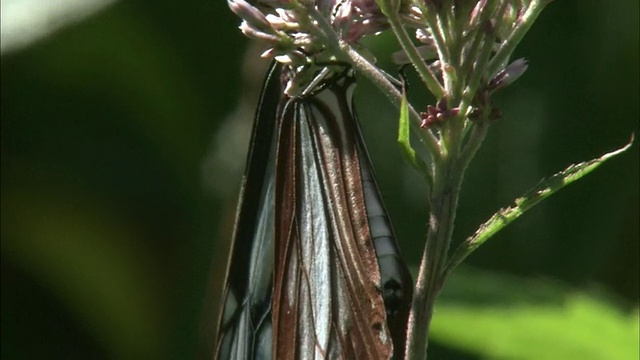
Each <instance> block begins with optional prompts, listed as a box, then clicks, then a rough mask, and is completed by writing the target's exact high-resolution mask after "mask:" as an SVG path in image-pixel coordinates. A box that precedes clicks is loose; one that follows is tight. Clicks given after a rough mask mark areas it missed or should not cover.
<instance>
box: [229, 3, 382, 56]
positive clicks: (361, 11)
mask: <svg viewBox="0 0 640 360" xmlns="http://www.w3.org/2000/svg"><path fill="white" fill-rule="evenodd" d="M228 2H229V7H230V8H231V11H233V12H234V13H235V14H236V15H238V16H239V17H240V18H241V19H242V20H243V21H242V24H241V25H240V30H241V31H242V32H243V33H244V34H245V35H246V36H247V37H249V38H253V39H256V40H260V41H263V42H266V43H267V44H269V46H270V47H269V49H268V50H267V51H266V52H264V53H263V55H262V56H263V57H265V58H275V59H276V60H277V61H279V62H281V63H283V64H287V65H291V66H301V65H305V64H307V63H308V62H309V61H310V60H311V59H315V60H317V59H318V58H321V56H322V53H323V52H324V51H325V50H326V49H327V46H328V44H330V43H332V42H335V41H336V40H337V41H344V42H346V43H348V44H354V43H356V42H357V41H358V40H360V39H361V38H362V37H363V36H365V35H368V34H373V33H377V32H380V31H382V30H384V28H385V27H386V22H385V17H384V16H382V13H381V12H380V10H379V8H378V7H377V5H376V4H375V1H373V0H318V1H308V0H293V1H291V0H260V1H258V2H257V3H255V4H250V3H248V2H247V1H245V0H229V1H228Z"/></svg>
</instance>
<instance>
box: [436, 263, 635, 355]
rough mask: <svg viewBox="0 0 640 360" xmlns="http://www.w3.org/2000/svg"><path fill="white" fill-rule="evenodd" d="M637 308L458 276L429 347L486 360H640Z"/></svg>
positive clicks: (544, 284) (547, 284)
mask: <svg viewBox="0 0 640 360" xmlns="http://www.w3.org/2000/svg"><path fill="white" fill-rule="evenodd" d="M638 326H639V317H638V311H637V307H636V309H635V310H633V311H628V310H624V309H621V308H620V307H619V306H618V305H615V304H614V303H612V302H611V300H610V299H608V298H607V297H606V296H604V297H603V296H601V294H598V296H596V295H594V294H591V293H585V292H582V291H578V290H576V289H573V288H569V287H566V286H563V285H561V284H558V283H557V282H555V281H550V280H543V279H535V280H532V279H522V278H518V277H514V276H506V275H502V274H495V273H486V272H481V271H478V270H473V271H468V270H465V269H462V271H456V273H455V274H454V275H453V276H452V277H451V278H450V279H449V280H448V282H447V286H445V288H444V291H443V293H442V296H441V297H440V298H439V299H438V302H437V303H436V313H435V316H434V319H433V323H432V327H431V330H432V331H431V337H430V339H431V340H432V341H434V342H436V343H439V344H442V345H445V346H447V347H452V348H457V349H461V350H464V352H465V353H471V354H473V355H477V356H478V357H479V358H482V359H523V360H526V359H532V360H533V359H565V360H572V359H580V360H583V359H586V360H588V359H594V360H595V359H602V360H605V359H620V360H626V359H628V360H632V359H638V355H639V354H638V335H639V334H638Z"/></svg>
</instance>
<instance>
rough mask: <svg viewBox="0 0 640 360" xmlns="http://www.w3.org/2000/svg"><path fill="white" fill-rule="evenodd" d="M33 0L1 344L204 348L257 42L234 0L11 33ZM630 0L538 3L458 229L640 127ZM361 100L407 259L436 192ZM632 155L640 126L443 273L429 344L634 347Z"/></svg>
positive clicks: (372, 100)
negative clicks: (427, 196)
mask: <svg viewBox="0 0 640 360" xmlns="http://www.w3.org/2000/svg"><path fill="white" fill-rule="evenodd" d="M95 2H96V3H103V4H105V3H108V1H95ZM51 3H52V4H58V5H60V4H65V3H66V4H71V5H73V3H76V5H77V3H81V2H73V1H66V2H65V1H60V2H51ZM39 4H40V5H39ZM42 4H43V3H40V2H38V1H35V2H32V1H27V0H23V1H20V0H14V1H9V0H7V1H3V2H2V7H3V8H2V23H3V27H2V29H3V30H2V37H3V38H2V46H3V48H2V56H1V61H2V70H1V71H2V81H1V84H2V89H1V91H2V92H1V105H2V107H1V114H2V128H1V136H2V138H1V140H2V142H1V146H2V209H1V210H2V224H1V225H2V227H1V228H2V314H1V315H2V329H1V330H2V343H1V357H2V358H3V359H39V358H47V359H190V358H196V357H198V358H207V357H210V351H211V347H212V341H213V337H214V327H215V326H214V324H215V319H216V318H217V308H218V301H219V296H220V294H219V293H220V289H221V286H222V285H221V282H222V280H223V276H224V272H225V266H226V256H227V250H228V247H229V243H228V242H229V234H230V232H231V227H232V226H233V216H234V211H235V202H236V198H237V192H238V187H239V183H240V178H241V173H242V169H243V166H244V157H245V153H246V149H247V141H248V132H249V129H250V124H251V120H252V119H251V116H252V115H251V114H252V112H253V106H254V104H255V101H256V97H257V91H258V89H259V86H260V81H261V77H262V75H263V73H264V72H263V71H264V70H263V69H264V68H265V67H266V61H264V60H262V61H259V60H257V59H258V56H257V54H259V51H257V50H255V49H253V50H247V49H250V48H251V47H250V46H249V44H248V42H247V41H246V40H245V39H244V38H243V37H242V36H241V34H240V32H239V31H238V30H237V25H238V24H239V20H238V19H237V18H236V17H235V16H234V15H233V14H231V13H230V11H228V9H227V5H226V2H224V1H205V0H195V1H190V2H177V1H166V0H162V1H160V0H158V1H136V0H132V1H116V2H113V3H112V4H110V5H107V6H105V7H103V8H101V9H100V10H99V11H94V12H92V11H87V10H86V9H85V10H82V11H78V10H74V11H71V12H70V13H71V14H72V15H68V16H63V17H60V16H59V17H51V18H49V19H46V21H44V24H45V25H46V26H48V28H46V29H45V30H46V31H44V32H42V34H47V33H49V32H50V33H49V34H48V36H45V37H42V38H40V39H38V40H37V41H30V40H29V39H28V38H27V39H26V40H23V43H22V45H20V44H21V43H20V42H17V41H16V42H12V41H11V40H15V39H16V38H17V37H19V36H29V35H30V34H31V33H37V31H36V30H38V29H37V25H38V24H39V22H38V21H37V18H38V16H41V15H42V11H36V10H37V9H40V8H39V7H38V6H42ZM20 5H23V6H24V7H23V8H22V10H24V11H23V12H10V11H8V7H9V6H20ZM85 5H86V4H85ZM13 10H15V9H13ZM638 10H639V9H638V2H637V1H636V0H625V1H623V0H620V1H611V2H604V1H595V0H590V1H580V0H572V1H570V0H563V1H555V2H553V3H552V4H551V5H550V6H549V7H548V8H547V9H546V10H545V11H544V12H543V14H542V16H541V18H540V19H539V20H538V22H537V23H536V24H535V25H534V27H533V29H532V31H531V32H530V34H529V35H528V36H527V37H526V38H525V40H524V41H523V43H522V44H521V46H520V47H519V48H518V50H517V52H516V57H526V58H527V59H528V60H529V61H530V67H529V70H528V72H527V73H526V74H525V75H524V76H523V77H522V78H521V79H520V80H518V82H517V83H516V84H514V85H513V86H511V87H509V88H508V89H507V90H505V91H504V92H503V93H501V94H499V96H497V98H496V102H497V104H498V105H499V106H500V107H501V108H502V110H503V111H504V114H505V116H504V118H503V119H502V120H501V121H500V122H498V123H496V124H495V125H494V126H493V129H492V130H491V132H490V134H489V136H488V138H487V139H486V141H485V144H484V146H483V148H482V149H481V150H480V152H479V153H478V155H477V158H476V160H475V161H474V163H473V164H472V165H471V168H470V170H469V172H468V176H467V179H466V182H465V184H464V189H463V197H462V202H461V204H460V210H459V215H458V222H457V226H456V229H455V234H454V236H455V240H456V241H461V240H462V239H464V238H465V237H466V236H468V235H469V234H471V233H472V232H473V231H474V230H475V228H476V227H477V226H478V225H479V224H480V223H481V222H482V221H484V220H486V219H487V218H489V216H490V215H491V214H492V213H493V212H494V211H496V210H497V209H499V208H500V207H503V206H507V205H509V204H510V203H511V202H512V201H513V199H514V198H515V197H517V196H519V195H520V194H522V193H523V192H525V191H526V190H527V189H528V188H530V187H532V186H533V185H535V184H536V183H537V182H538V180H540V179H541V178H542V177H544V176H548V175H551V174H552V173H555V172H557V171H559V170H561V169H564V168H565V167H566V166H568V165H569V164H570V163H573V162H578V161H583V160H588V159H591V158H593V157H596V156H599V155H601V154H602V153H604V152H606V151H610V150H612V149H614V148H617V147H620V146H622V145H623V144H624V143H625V142H627V141H628V139H629V137H630V135H631V134H632V133H635V134H637V133H638V120H639V81H638V79H639V74H638V65H639V57H638V33H639V28H638ZM41 22H42V21H41ZM15 24H18V25H16V26H17V27H16V28H15V29H18V30H17V31H14V32H9V31H8V30H7V29H8V28H9V25H15ZM63 24H64V26H62V25H63ZM5 25H6V26H7V27H6V28H5ZM59 25H60V26H59ZM20 26H22V27H20ZM58 26H59V27H58ZM15 29H14V30H15ZM52 30H55V31H52ZM16 44H17V45H16ZM371 46H372V47H373V48H374V49H375V51H376V53H379V52H381V51H382V53H384V51H390V50H391V48H389V49H386V50H385V49H383V48H385V47H389V46H393V44H392V42H391V41H390V39H389V37H388V36H384V35H383V36H381V37H379V38H378V39H375V40H374V41H372V43H371ZM247 54H249V55H247ZM246 58H249V59H250V60H246ZM380 62H381V64H383V65H386V66H389V63H388V62H387V61H386V60H385V59H384V58H380ZM389 69H390V71H393V67H389ZM415 88H417V86H416V87H415ZM415 94H416V93H414V97H415V98H414V100H415V101H421V97H420V96H419V93H417V94H418V95H415ZM424 99H425V98H422V101H423V102H424V106H426V104H427V102H426V101H424ZM356 101H357V107H358V111H359V113H360V118H361V122H362V125H363V128H364V132H365V136H366V138H367V139H368V144H369V145H368V146H369V150H370V153H371V156H372V158H373V161H374V164H375V166H376V172H377V176H378V178H379V180H378V181H379V185H380V187H381V190H382V193H383V196H384V198H385V200H386V202H387V206H388V208H389V211H390V212H391V217H392V218H393V220H394V224H395V228H396V232H397V235H398V237H399V239H400V242H401V247H402V249H403V251H404V254H405V255H406V257H407V259H408V260H409V261H410V262H411V263H412V264H416V263H417V262H418V261H419V256H420V252H421V248H422V245H421V241H423V238H424V234H425V232H426V230H425V225H424V224H425V222H426V221H425V220H426V214H427V209H426V207H425V203H424V191H423V188H422V185H421V183H420V181H421V180H420V179H419V178H418V177H417V176H416V174H414V173H413V172H412V171H411V170H410V169H409V168H408V167H406V166H404V164H403V163H402V160H401V156H400V153H399V152H398V151H397V148H396V145H395V132H396V120H395V119H396V117H397V114H396V112H395V110H394V108H393V107H392V106H391V105H390V104H389V103H388V102H387V101H386V100H385V99H384V98H383V97H382V96H380V95H379V94H378V93H376V92H375V89H372V87H371V86H370V85H369V84H367V83H366V82H365V81H362V82H361V85H360V87H359V90H358V92H357V95H356ZM638 160H639V159H638V146H637V145H634V146H633V147H632V148H631V149H630V150H629V151H628V152H626V153H625V154H623V155H621V156H620V157H618V158H615V159H613V160H611V161H610V162H608V163H606V164H605V165H603V166H602V167H601V168H600V169H598V170H597V171H596V172H595V173H593V174H591V175H589V176H587V177H586V178H585V179H583V180H581V181H579V182H578V183H576V184H575V185H572V186H570V187H568V188H567V189H566V190H563V191H561V192H560V193H559V194H557V195H556V196H554V197H552V198H551V199H550V200H548V201H546V202H544V203H543V204H541V205H539V206H538V207H536V208H534V209H533V210H531V211H530V212H529V213H528V214H527V215H525V216H524V217H523V218H522V219H521V220H519V221H517V222H516V223H514V224H513V225H512V226H510V227H509V228H507V229H506V230H504V231H503V232H501V233H500V234H498V235H497V236H496V237H495V238H494V239H492V240H491V241H490V242H489V243H487V244H486V245H484V246H483V247H482V248H481V249H479V250H478V251H477V252H476V253H474V254H473V255H472V256H471V257H470V258H469V260H468V261H467V262H466V264H467V265H466V267H464V268H463V269H461V271H459V272H458V274H457V275H456V276H455V277H454V278H453V279H451V281H450V282H449V283H447V285H445V291H444V294H443V296H442V299H441V302H440V304H439V306H438V307H437V312H436V316H435V320H434V327H433V343H432V345H431V347H430V351H431V354H432V356H431V358H434V359H440V358H442V359H454V358H461V359H463V358H465V359H466V358H469V359H476V358H501V359H510V358H538V359H540V358H549V359H551V358H562V359H587V358H591V359H626V358H629V359H634V358H635V359H637V358H638V355H637V354H638V342H637V336H638V329H637V326H638V325H637V316H638V312H637V308H638V307H637V306H638V305H637V304H638V299H639V279H638V273H639V265H638V252H639V246H638V244H639V235H638V223H639V222H638V217H639V214H638V202H639V199H638V169H639V166H638V164H639V161H638ZM532 349H535V351H533V350H532ZM536 351H537V352H536Z"/></svg>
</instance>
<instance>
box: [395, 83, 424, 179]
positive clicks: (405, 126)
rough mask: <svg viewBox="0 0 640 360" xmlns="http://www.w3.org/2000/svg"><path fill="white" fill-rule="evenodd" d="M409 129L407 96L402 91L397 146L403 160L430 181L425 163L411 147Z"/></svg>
mask: <svg viewBox="0 0 640 360" xmlns="http://www.w3.org/2000/svg"><path fill="white" fill-rule="evenodd" d="M409 129H410V126H409V103H408V102H407V94H406V93H405V92H404V91H403V92H402V103H401V104H400V121H399V124H398V144H399V145H400V149H401V150H402V151H401V152H402V156H404V159H405V160H406V161H407V162H408V163H409V164H410V165H411V166H412V167H413V168H414V169H416V170H417V171H418V172H419V173H420V174H422V176H424V178H425V179H427V181H428V180H429V179H430V178H429V170H428V168H427V165H426V164H425V162H424V161H423V160H422V159H421V158H420V157H419V156H418V154H416V151H415V150H413V147H411V140H410V138H409V136H410V135H409Z"/></svg>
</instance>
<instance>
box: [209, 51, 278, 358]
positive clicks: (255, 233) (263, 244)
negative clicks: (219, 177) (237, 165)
mask: <svg viewBox="0 0 640 360" xmlns="http://www.w3.org/2000/svg"><path fill="white" fill-rule="evenodd" d="M281 69H282V66H280V65H276V63H275V62H274V63H273V64H272V65H271V67H270V69H269V72H268V74H267V77H266V79H265V83H264V86H263V89H262V94H261V95H260V103H259V105H258V110H257V112H256V117H255V121H254V125H253V131H252V135H251V145H250V148H249V154H248V156H247V163H246V168H245V173H244V178H243V180H242V188H241V192H240V199H239V203H238V210H237V213H236V224H235V230H234V234H233V243H232V249H231V257H230V262H229V267H228V269H227V280H226V281H227V282H226V284H225V289H224V295H223V308H222V314H221V317H220V323H219V326H218V341H217V348H216V355H215V357H216V358H217V359H224V360H226V359H270V358H271V357H272V350H273V336H272V321H271V296H272V289H273V256H274V250H273V249H274V244H273V242H274V241H273V240H274V213H273V206H274V160H275V144H274V136H275V131H274V129H275V126H276V116H277V108H278V104H279V102H280V98H281V96H282V95H281V94H282V91H283V90H282V85H281V81H280V75H281V72H282V70H281Z"/></svg>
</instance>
